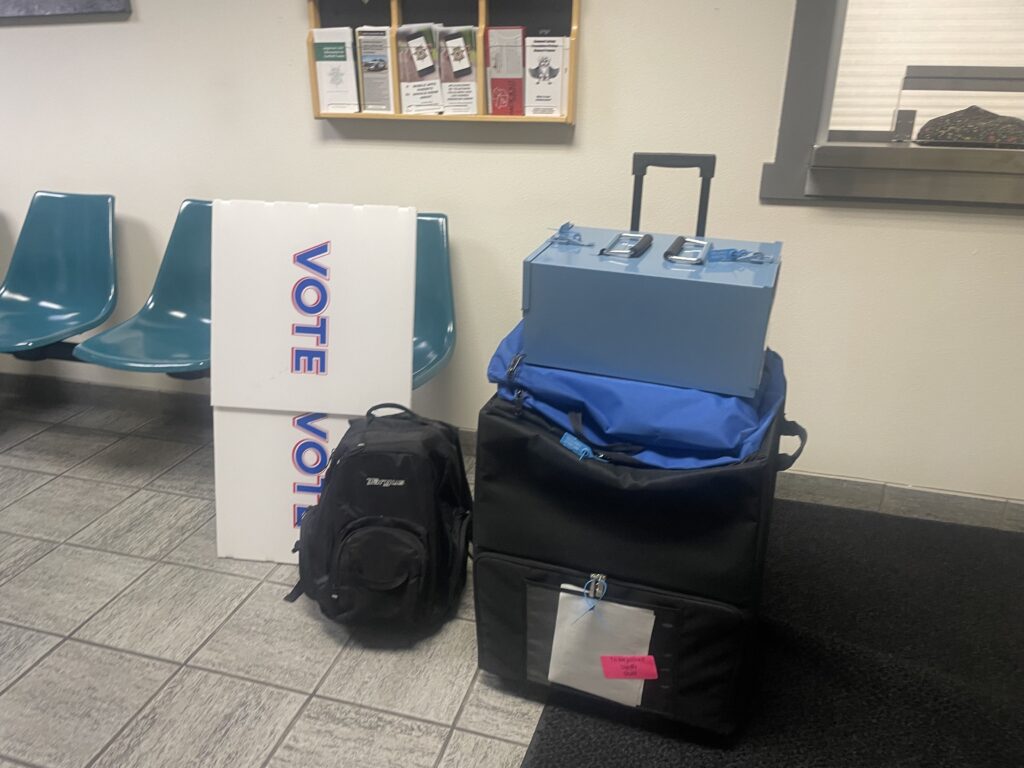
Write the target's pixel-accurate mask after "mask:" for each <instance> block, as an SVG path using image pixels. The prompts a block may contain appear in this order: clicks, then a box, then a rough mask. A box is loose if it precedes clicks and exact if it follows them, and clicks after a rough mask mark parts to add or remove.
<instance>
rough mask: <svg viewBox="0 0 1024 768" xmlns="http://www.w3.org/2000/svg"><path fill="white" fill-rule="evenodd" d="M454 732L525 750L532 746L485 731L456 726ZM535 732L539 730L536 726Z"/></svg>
mask: <svg viewBox="0 0 1024 768" xmlns="http://www.w3.org/2000/svg"><path fill="white" fill-rule="evenodd" d="M452 730H454V731H459V732H460V733H469V734H472V735H473V736H480V737H482V738H485V739H492V740H493V741H501V742H504V743H505V744H513V745H515V746H517V747H524V748H525V747H528V746H530V745H529V744H523V742H521V741H516V740H515V739H510V738H508V736H495V735H494V734H493V733H486V732H484V731H476V730H473V729H472V728H460V727H459V726H455V728H453V729H452ZM534 730H537V727H536V726H534Z"/></svg>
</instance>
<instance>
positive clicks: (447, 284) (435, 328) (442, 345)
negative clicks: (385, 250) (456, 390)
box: [412, 213, 455, 389]
mask: <svg viewBox="0 0 1024 768" xmlns="http://www.w3.org/2000/svg"><path fill="white" fill-rule="evenodd" d="M454 349H455V301H454V299H453V297H452V273H451V266H450V264H449V258H448V217H447V216H445V215H444V214H443V213H421V214H419V216H417V220H416V314H415V320H414V324H413V340H412V386H413V388H414V389H415V388H416V387H420V386H422V385H424V384H426V383H427V382H428V381H430V380H431V379H432V378H434V376H436V375H437V374H438V372H439V371H440V370H441V369H442V368H443V367H444V365H445V363H447V362H448V358H449V357H451V355H452V352H453V351H454Z"/></svg>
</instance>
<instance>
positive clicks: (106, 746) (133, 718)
mask: <svg viewBox="0 0 1024 768" xmlns="http://www.w3.org/2000/svg"><path fill="white" fill-rule="evenodd" d="M153 567H154V568H155V567H156V564H154V566H153ZM149 570H152V568H150V569H149ZM148 572H149V571H147V573H148ZM262 583H263V580H260V581H259V582H257V583H256V585H255V586H253V588H252V589H251V590H250V591H249V593H248V594H247V595H246V596H245V597H243V598H242V599H241V600H240V601H239V603H238V605H236V606H235V607H234V608H233V609H232V610H231V611H230V612H229V613H228V615H227V616H226V617H225V618H224V620H223V621H221V622H220V623H219V624H218V625H217V626H216V627H215V628H214V630H213V631H212V632H211V633H210V634H209V635H207V637H206V639H205V640H203V642H202V643H200V644H199V647H197V648H196V649H195V650H194V651H192V653H191V654H189V656H188V657H187V658H186V659H185V660H184V661H182V662H180V663H178V662H171V663H177V664H178V668H177V669H176V670H174V672H172V673H171V674H170V675H169V676H168V678H167V679H166V680H165V681H164V682H163V685H161V686H160V687H159V688H157V690H156V691H155V692H154V693H153V695H152V696H150V697H149V698H148V699H146V701H145V702H144V703H143V704H142V706H141V707H139V708H138V709H137V710H136V711H135V712H134V713H133V714H132V716H131V717H129V718H128V719H127V720H125V722H124V724H123V725H122V726H121V727H120V728H118V729H117V732H116V733H114V735H113V736H112V737H111V738H110V740H109V741H107V743H106V744H104V745H103V747H102V748H101V749H100V750H99V751H98V752H97V753H96V754H95V755H93V756H92V758H91V759H90V760H89V762H88V763H86V765H85V766H84V768H91V767H92V766H93V765H94V764H95V763H96V761H97V760H99V759H100V758H101V757H103V753H104V752H106V751H107V750H108V749H110V747H111V746H112V745H113V744H114V742H116V741H117V739H118V738H120V736H121V734H122V733H124V732H125V731H126V730H127V729H128V727H129V726H130V725H131V724H132V723H134V722H135V721H136V720H137V719H138V717H139V715H141V714H142V713H143V712H145V711H146V708H147V707H149V705H150V704H152V703H153V701H155V700H156V698H157V696H159V695H160V694H161V693H162V692H163V691H164V690H166V689H167V686H168V685H170V683H171V681H172V680H174V679H176V678H178V677H180V676H181V673H182V671H183V670H185V669H186V668H188V667H187V665H188V663H189V662H190V661H191V660H192V659H193V658H194V657H195V655H196V654H197V653H199V651H201V650H202V649H203V647H204V646H205V645H206V644H207V643H208V642H209V641H210V638H212V637H213V636H214V635H215V634H217V632H219V631H220V630H221V628H222V627H223V626H224V625H225V624H226V623H227V622H228V621H229V620H230V619H231V617H232V616H234V615H235V613H236V612H237V611H238V609H239V608H240V607H241V606H242V604H244V603H245V602H247V601H248V600H249V598H250V597H252V595H253V594H254V593H255V592H256V590H257V589H259V586H260V584H262ZM76 631H77V630H76ZM118 650H120V649H118Z"/></svg>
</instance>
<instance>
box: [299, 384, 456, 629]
mask: <svg viewBox="0 0 1024 768" xmlns="http://www.w3.org/2000/svg"><path fill="white" fill-rule="evenodd" d="M385 408H390V409H398V413H394V414H389V415H384V416H379V415H377V414H376V411H378V410H381V409H385ZM471 510H472V499H471V496H470V492H469V484H468V482H467V480H466V469H465V465H464V462H463V458H462V449H461V446H460V444H459V434H458V430H456V429H455V427H452V426H451V425H449V424H445V423H443V422H440V421H435V420H432V419H427V418H424V417H422V416H418V415H417V414H415V413H413V412H412V411H410V410H408V409H407V408H404V407H402V406H398V405H393V404H390V403H384V404H382V405H377V406H375V407H373V408H371V409H370V410H369V411H368V412H367V414H366V417H365V418H362V419H356V420H354V421H353V422H352V424H351V426H350V427H349V430H348V432H346V433H345V435H344V437H342V439H341V442H339V443H338V447H337V448H335V450H334V453H333V454H332V455H331V459H330V462H329V464H328V467H327V472H326V474H325V476H324V486H323V492H322V493H321V495H320V501H319V503H317V504H316V505H315V506H312V507H310V508H309V509H308V510H306V513H305V514H304V515H303V518H302V525H301V527H300V529H299V541H298V542H297V543H296V549H297V551H298V553H299V583H298V584H296V585H295V589H293V590H292V593H291V594H290V595H289V596H288V598H287V599H289V600H295V599H297V598H298V596H299V595H301V594H303V593H304V594H306V595H309V596H310V597H311V598H313V599H314V600H316V601H317V603H319V605H320V610H321V611H323V613H324V615H326V616H327V617H329V618H331V619H333V620H335V621H338V622H341V623H345V624H353V625H366V624H392V623H394V624H405V625H424V624H432V623H436V622H437V621H440V620H442V619H444V618H445V617H446V616H447V615H448V614H449V613H450V612H451V610H452V609H453V608H454V606H455V604H456V602H457V601H458V598H459V595H460V593H461V591H462V588H463V586H464V584H465V581H466V557H467V547H468V540H469V517H470V513H471Z"/></svg>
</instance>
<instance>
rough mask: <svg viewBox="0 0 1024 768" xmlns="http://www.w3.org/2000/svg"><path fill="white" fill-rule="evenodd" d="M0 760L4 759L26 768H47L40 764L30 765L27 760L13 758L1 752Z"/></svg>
mask: <svg viewBox="0 0 1024 768" xmlns="http://www.w3.org/2000/svg"><path fill="white" fill-rule="evenodd" d="M0 758H3V759H4V760H6V761H8V762H9V763H14V765H22V766H25V768H47V766H45V765H42V764H40V763H30V762H28V761H27V760H22V759H21V758H20V757H11V756H10V755H8V754H6V753H4V752H0Z"/></svg>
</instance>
